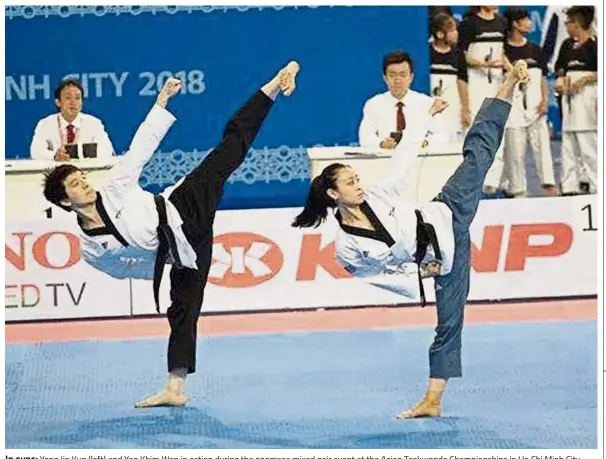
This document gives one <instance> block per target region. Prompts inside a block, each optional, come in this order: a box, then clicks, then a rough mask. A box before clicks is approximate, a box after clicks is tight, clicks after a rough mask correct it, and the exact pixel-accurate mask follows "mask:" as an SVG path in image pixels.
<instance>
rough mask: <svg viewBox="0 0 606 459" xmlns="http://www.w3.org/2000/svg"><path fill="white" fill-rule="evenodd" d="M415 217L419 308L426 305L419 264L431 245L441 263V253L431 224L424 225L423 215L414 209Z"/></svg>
mask: <svg viewBox="0 0 606 459" xmlns="http://www.w3.org/2000/svg"><path fill="white" fill-rule="evenodd" d="M415 215H416V216H417V251H416V253H415V263H416V264H417V266H418V268H419V269H418V275H419V291H420V293H421V306H425V305H426V304H427V300H426V299H425V288H424V287H423V277H422V276H421V263H422V262H423V259H424V258H425V255H427V247H429V245H431V246H432V247H433V251H434V253H435V255H436V260H438V261H440V262H441V261H442V252H441V251H440V244H438V237H437V235H436V230H435V228H434V227H433V225H432V224H431V223H425V222H424V221H423V215H421V212H420V211H419V210H416V209H415Z"/></svg>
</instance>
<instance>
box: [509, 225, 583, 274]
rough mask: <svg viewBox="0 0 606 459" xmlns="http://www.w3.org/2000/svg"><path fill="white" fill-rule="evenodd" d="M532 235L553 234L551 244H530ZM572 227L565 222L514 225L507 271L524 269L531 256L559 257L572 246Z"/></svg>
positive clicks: (510, 239)
mask: <svg viewBox="0 0 606 459" xmlns="http://www.w3.org/2000/svg"><path fill="white" fill-rule="evenodd" d="M531 236H551V237H552V238H553V241H552V242H551V243H550V244H542V245H530V237H531ZM572 237H573V234H572V228H570V226H568V225H567V224H565V223H535V224H532V225H512V226H511V234H510V236H509V247H508V249H507V258H506V259H505V271H522V270H524V266H525V265H526V259H527V258H530V257H557V256H560V255H563V254H565V253H566V252H568V250H570V247H571V246H572Z"/></svg>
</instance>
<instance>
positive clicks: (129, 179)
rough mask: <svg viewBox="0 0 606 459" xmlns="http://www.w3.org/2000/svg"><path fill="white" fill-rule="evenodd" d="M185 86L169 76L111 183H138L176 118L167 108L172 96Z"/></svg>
mask: <svg viewBox="0 0 606 459" xmlns="http://www.w3.org/2000/svg"><path fill="white" fill-rule="evenodd" d="M180 89H181V82H180V81H179V80H177V79H176V78H169V79H168V80H167V81H166V83H165V84H164V87H163V88H162V90H161V91H160V94H158V98H157V99H156V103H155V104H154V106H153V107H152V109H151V110H150V111H149V113H148V114H147V117H146V118H145V120H144V121H143V123H142V124H141V125H140V126H139V128H138V129H137V132H136V133H135V136H134V137H133V140H132V141H131V144H130V147H129V149H128V151H127V152H126V153H125V154H124V156H123V157H122V159H121V160H120V162H119V163H118V164H116V165H115V166H114V167H113V168H112V170H111V171H110V173H109V181H108V186H110V187H111V186H114V187H130V186H134V185H135V184H137V182H138V181H139V176H140V175H141V171H142V170H143V167H144V166H145V164H147V161H149V159H150V158H151V156H152V155H153V153H154V151H156V149H157V148H158V146H159V145H160V142H161V141H162V139H163V138H164V136H166V133H167V132H168V130H169V129H170V127H171V126H172V124H173V123H174V122H175V120H176V118H175V117H174V116H173V115H172V114H171V113H170V112H169V111H168V110H166V104H167V103H168V99H170V98H171V97H173V96H174V95H175V94H177V93H178V92H179V90H180Z"/></svg>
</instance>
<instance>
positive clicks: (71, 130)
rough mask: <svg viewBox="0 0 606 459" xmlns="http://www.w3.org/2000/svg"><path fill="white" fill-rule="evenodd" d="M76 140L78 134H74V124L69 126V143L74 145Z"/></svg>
mask: <svg viewBox="0 0 606 459" xmlns="http://www.w3.org/2000/svg"><path fill="white" fill-rule="evenodd" d="M74 140H76V133H75V132H74V126H73V125H72V124H68V125H67V143H68V144H72V143H74Z"/></svg>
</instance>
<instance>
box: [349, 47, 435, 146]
mask: <svg viewBox="0 0 606 459" xmlns="http://www.w3.org/2000/svg"><path fill="white" fill-rule="evenodd" d="M413 72H414V67H413V61H412V58H411V57H410V55H409V54H408V53H406V52H404V51H401V50H396V51H393V52H391V53H389V54H387V55H386V56H385V57H384V58H383V80H384V81H385V84H386V85H387V89H388V90H387V91H386V92H384V93H381V94H377V95H375V96H373V97H371V98H370V99H369V100H367V101H366V103H365V104H364V108H363V113H362V121H361V123H360V127H359V132H358V134H359V142H360V146H361V147H367V148H386V149H406V150H407V152H408V151H409V150H410V151H418V150H420V148H421V146H422V145H423V144H424V142H425V140H426V138H427V136H428V130H429V131H432V130H434V129H435V126H437V125H438V124H436V123H432V122H431V117H430V116H429V115H428V113H429V109H430V107H431V105H432V103H433V101H434V99H433V98H431V97H430V96H427V95H425V94H422V93H420V92H416V91H413V90H412V89H410V85H411V83H412V80H413V78H414V73H413ZM428 121H429V122H428ZM429 135H431V133H430V134H429Z"/></svg>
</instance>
